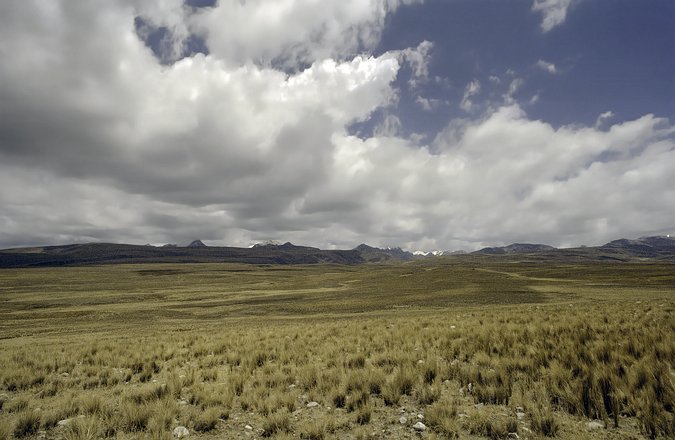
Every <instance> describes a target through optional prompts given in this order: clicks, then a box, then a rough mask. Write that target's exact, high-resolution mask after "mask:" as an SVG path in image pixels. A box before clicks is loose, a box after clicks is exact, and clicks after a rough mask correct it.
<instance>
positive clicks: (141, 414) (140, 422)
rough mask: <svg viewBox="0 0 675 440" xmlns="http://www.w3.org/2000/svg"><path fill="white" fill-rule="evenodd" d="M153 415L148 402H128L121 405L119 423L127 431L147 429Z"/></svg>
mask: <svg viewBox="0 0 675 440" xmlns="http://www.w3.org/2000/svg"><path fill="white" fill-rule="evenodd" d="M151 415H152V413H151V409H150V406H149V405H148V404H145V403H144V404H140V405H139V404H135V403H132V402H126V403H123V404H122V405H121V408H120V412H119V424H120V427H121V428H122V430H124V431H126V432H140V431H145V429H146V428H147V427H148V422H149V421H150V416H151Z"/></svg>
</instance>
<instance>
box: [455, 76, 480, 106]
mask: <svg viewBox="0 0 675 440" xmlns="http://www.w3.org/2000/svg"><path fill="white" fill-rule="evenodd" d="M479 92H480V81H478V80H477V79H474V80H473V81H471V82H470V83H469V84H467V85H466V88H465V89H464V96H462V101H461V102H460V103H459V108H461V109H462V110H464V111H465V112H470V111H471V110H473V108H474V104H473V102H472V101H471V97H472V96H475V95H477V94H478V93H479Z"/></svg>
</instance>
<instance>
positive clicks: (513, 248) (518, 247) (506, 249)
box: [474, 243, 555, 254]
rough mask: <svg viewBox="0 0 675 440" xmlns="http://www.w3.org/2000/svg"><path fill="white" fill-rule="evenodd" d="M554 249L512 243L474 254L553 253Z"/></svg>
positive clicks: (551, 247) (544, 245)
mask: <svg viewBox="0 0 675 440" xmlns="http://www.w3.org/2000/svg"><path fill="white" fill-rule="evenodd" d="M553 250H555V248H554V247H553V246H549V245H547V244H533V243H512V244H510V245H508V246H501V247H486V248H483V249H481V250H478V251H476V252H474V253H477V254H530V253H536V252H546V251H553Z"/></svg>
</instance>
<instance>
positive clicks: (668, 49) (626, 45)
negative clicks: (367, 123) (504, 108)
mask: <svg viewBox="0 0 675 440" xmlns="http://www.w3.org/2000/svg"><path fill="white" fill-rule="evenodd" d="M540 22H541V14H540V13H538V12H535V11H532V2H531V1H527V0H514V1H501V0H481V1H466V0H458V1H439V0H435V1H428V2H425V3H422V4H417V5H412V6H410V7H407V8H401V9H399V10H397V11H396V12H395V13H394V14H392V15H391V16H390V17H389V18H388V22H387V26H386V27H385V30H384V32H383V35H382V39H381V41H380V44H379V45H378V48H377V50H376V53H381V52H385V51H388V50H395V49H396V48H401V47H412V46H416V45H417V44H418V43H419V42H421V41H424V40H429V41H432V42H433V43H434V48H433V51H432V57H431V60H430V62H429V73H430V75H431V76H434V77H435V76H438V77H441V78H443V79H446V80H447V83H443V84H439V83H437V82H434V81H430V82H428V83H426V84H424V86H423V87H422V88H421V90H419V92H418V93H419V94H421V95H423V96H424V97H430V98H435V99H441V100H446V101H448V104H446V105H443V106H441V108H440V109H439V111H434V112H427V113H420V111H419V107H418V106H416V105H414V100H415V97H416V96H415V95H414V94H410V93H406V92H407V89H406V87H403V86H402V83H403V82H404V81H405V79H404V76H403V75H400V76H399V86H400V89H401V91H402V96H401V105H400V106H399V108H398V109H397V111H396V114H398V115H400V119H401V121H402V122H403V125H404V128H405V130H406V131H410V132H416V131H417V132H424V133H432V134H433V133H434V131H436V130H440V129H441V128H442V127H443V126H444V125H445V124H446V123H447V119H448V117H450V118H453V117H463V116H465V115H463V113H464V112H463V111H462V110H461V109H460V108H459V107H458V103H459V102H461V98H462V95H463V93H464V90H465V87H466V85H467V84H468V83H469V82H471V81H474V80H478V81H480V83H481V84H482V85H484V86H485V87H483V91H482V93H481V94H479V95H478V96H477V97H476V99H475V100H477V101H480V100H489V99H490V98H491V97H492V98H494V95H495V94H497V95H501V94H502V93H503V90H502V89H503V87H499V86H497V85H495V84H492V83H491V82H490V79H489V78H490V77H496V78H499V79H501V80H502V82H503V81H508V79H505V78H508V77H509V76H510V75H508V74H507V72H509V71H512V72H513V75H511V76H514V77H518V78H522V79H523V85H522V87H521V88H520V90H519V91H518V94H517V96H518V97H519V98H520V99H523V100H526V99H528V98H531V97H534V96H538V97H539V99H538V100H537V102H536V103H533V104H531V105H528V106H527V108H526V110H527V113H528V115H529V116H530V117H531V118H535V119H542V120H545V121H547V122H549V123H551V124H553V125H554V126H561V125H567V124H590V125H592V124H594V123H595V121H596V120H597V118H598V116H599V115H600V114H602V113H604V112H606V111H611V112H613V113H614V115H615V118H617V119H618V120H626V119H634V118H638V117H640V116H642V115H644V114H646V113H654V114H655V115H658V116H662V117H666V118H671V119H672V118H673V117H674V116H675V79H674V78H675V2H672V1H668V0H655V1H649V2H640V1H634V0H593V1H581V2H578V3H576V4H574V5H573V8H571V10H570V11H569V14H568V17H567V19H566V20H565V22H564V23H563V24H561V25H559V26H556V27H555V28H553V29H551V30H550V31H548V32H542V29H541V28H540ZM540 60H542V61H545V62H547V63H552V64H553V65H554V66H555V67H556V73H554V74H551V73H549V72H548V71H546V70H545V69H542V68H541V67H538V66H537V63H538V62H539V61H540ZM502 86H503V84H502ZM491 95H492V96H491Z"/></svg>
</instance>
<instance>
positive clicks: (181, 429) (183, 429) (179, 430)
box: [173, 426, 190, 438]
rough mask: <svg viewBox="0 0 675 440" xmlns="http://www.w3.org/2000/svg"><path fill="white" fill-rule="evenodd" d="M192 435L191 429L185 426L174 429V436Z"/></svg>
mask: <svg viewBox="0 0 675 440" xmlns="http://www.w3.org/2000/svg"><path fill="white" fill-rule="evenodd" d="M188 435H190V431H188V429H187V428H186V427H185V426H176V427H175V428H174V429H173V436H174V437H176V438H183V437H187V436H188Z"/></svg>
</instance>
